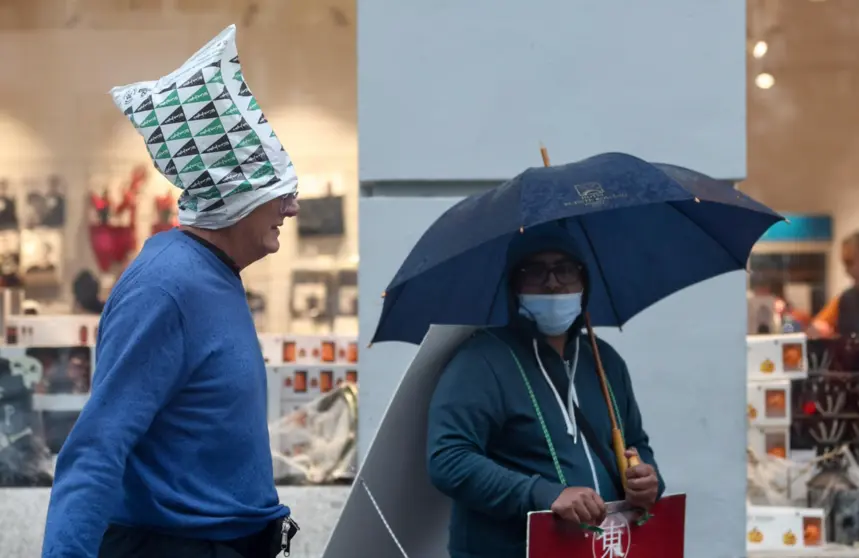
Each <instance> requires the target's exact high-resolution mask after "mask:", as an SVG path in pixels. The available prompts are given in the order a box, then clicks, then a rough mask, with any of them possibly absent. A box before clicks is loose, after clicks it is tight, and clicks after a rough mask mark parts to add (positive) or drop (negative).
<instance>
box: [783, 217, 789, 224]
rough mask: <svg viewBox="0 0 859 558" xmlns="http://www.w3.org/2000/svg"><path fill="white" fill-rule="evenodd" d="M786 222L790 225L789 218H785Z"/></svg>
mask: <svg viewBox="0 0 859 558" xmlns="http://www.w3.org/2000/svg"><path fill="white" fill-rule="evenodd" d="M784 222H785V223H787V224H788V225H790V219H788V218H787V217H785V218H784Z"/></svg>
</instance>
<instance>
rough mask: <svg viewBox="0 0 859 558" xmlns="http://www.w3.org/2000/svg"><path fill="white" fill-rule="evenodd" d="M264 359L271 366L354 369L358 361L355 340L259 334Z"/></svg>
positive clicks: (352, 338) (350, 338)
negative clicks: (314, 366) (324, 366)
mask: <svg viewBox="0 0 859 558" xmlns="http://www.w3.org/2000/svg"><path fill="white" fill-rule="evenodd" d="M259 339H260V346H261V348H262V352H263V358H264V359H265V362H266V364H267V365H269V366H280V365H284V364H296V365H328V364H338V365H341V364H342V365H347V366H354V365H355V364H357V362H358V340H357V339H356V338H355V337H348V336H342V337H334V336H332V337H327V336H318V335H312V336H311V335H306V336H297V335H289V336H287V335H282V334H270V333H261V334H259Z"/></svg>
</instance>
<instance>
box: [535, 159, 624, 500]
mask: <svg viewBox="0 0 859 558" xmlns="http://www.w3.org/2000/svg"><path fill="white" fill-rule="evenodd" d="M540 156H541V157H542V158H543V166H546V167H548V166H550V163H549V152H548V151H547V150H546V148H545V146H542V145H541V146H540ZM585 327H587V330H588V339H590V342H591V349H592V350H593V352H594V360H596V365H597V375H598V376H599V379H600V386H601V387H602V394H603V398H605V404H606V406H607V407H608V416H609V419H610V420H611V442H612V446H613V448H614V456H615V459H617V468H618V470H620V480H621V482H622V483H623V489H624V490H626V470H627V469H628V468H629V467H635V466H636V465H638V464H639V463H641V461H640V460H639V459H638V457H631V458H629V459H628V460H627V458H626V455H624V454H625V452H626V442H625V441H624V439H623V433H622V432H621V431H620V428H619V427H618V425H617V416H616V415H615V413H614V403H613V401H612V397H611V393H610V392H609V387H608V380H607V379H606V376H605V370H604V369H603V366H602V359H601V358H600V352H599V347H598V346H597V338H596V336H595V335H594V330H593V328H592V327H591V318H590V316H589V315H588V314H587V313H585Z"/></svg>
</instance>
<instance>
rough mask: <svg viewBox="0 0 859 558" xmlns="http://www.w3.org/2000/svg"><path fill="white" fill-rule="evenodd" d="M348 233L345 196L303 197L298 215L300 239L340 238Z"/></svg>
mask: <svg viewBox="0 0 859 558" xmlns="http://www.w3.org/2000/svg"><path fill="white" fill-rule="evenodd" d="M345 232H346V226H345V220H344V212H343V196H331V195H328V196H324V197H319V198H308V197H303V198H302V199H301V212H300V213H299V214H298V236H299V238H302V239H304V238H314V237H338V236H343V234H344V233H345Z"/></svg>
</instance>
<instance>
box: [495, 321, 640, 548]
mask: <svg viewBox="0 0 859 558" xmlns="http://www.w3.org/2000/svg"><path fill="white" fill-rule="evenodd" d="M487 333H488V334H489V335H491V336H492V337H495V338H496V339H498V341H500V342H501V343H503V344H504V346H505V347H507V350H508V351H510V356H512V357H513V361H514V362H515V363H516V367H517V368H518V369H519V374H520V375H521V376H522V381H523V382H525V388H526V389H527V390H528V396H529V397H530V398H531V404H532V405H533V406H534V412H535V413H536V414H537V420H538V421H540V429H541V430H542V431H543V437H544V438H545V439H546V445H547V446H549V455H551V456H552V462H553V463H554V464H555V472H557V473H558V480H559V481H560V483H561V484H562V485H564V486H569V485H568V484H567V478H566V477H565V476H564V471H563V470H562V469H561V461H560V459H558V453H557V452H556V451H555V444H553V443H552V437H551V436H550V435H549V427H548V426H546V420H545V419H544V418H543V411H542V410H541V409H540V404H539V403H538V402H537V396H536V395H534V389H533V388H532V387H531V381H530V380H529V379H528V375H527V374H526V373H525V368H524V367H523V366H522V363H521V362H520V361H519V357H517V356H516V352H515V351H514V350H513V348H512V347H511V346H510V345H508V344H507V343H506V342H505V341H504V340H503V339H501V338H500V337H498V336H497V335H495V334H494V333H492V332H490V331H487ZM570 381H571V382H572V381H573V378H570ZM606 387H608V394H609V398H610V399H611V404H612V407H614V416H615V417H617V425H618V428H619V429H620V432H621V436H623V437H624V439H625V438H626V435H625V434H624V431H623V422H622V421H621V418H620V411H619V409H618V406H617V399H615V397H614V390H613V389H612V388H611V383H610V382H609V381H608V378H606ZM651 517H653V515H652V514H651V513H650V512H648V511H645V512H644V514H643V515H642V517H641V518H640V519H639V520H638V521H637V522H636V524H638V525H644V524H645V523H646V522H647V521H648V520H649V519H650V518H651ZM579 527H581V528H582V529H585V530H588V531H593V532H594V533H599V534H602V532H603V529H602V528H601V527H597V526H596V525H588V524H587V523H580V524H579Z"/></svg>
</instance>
